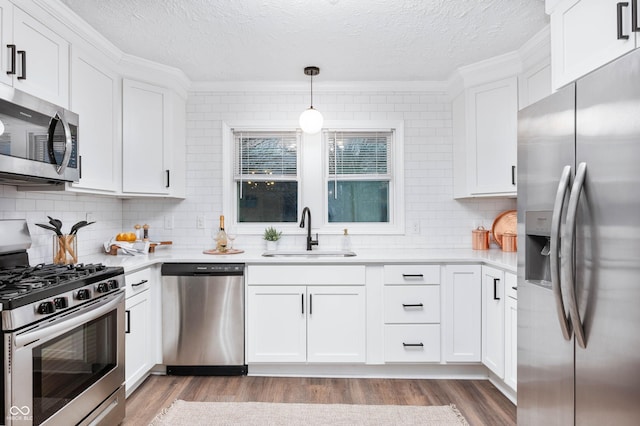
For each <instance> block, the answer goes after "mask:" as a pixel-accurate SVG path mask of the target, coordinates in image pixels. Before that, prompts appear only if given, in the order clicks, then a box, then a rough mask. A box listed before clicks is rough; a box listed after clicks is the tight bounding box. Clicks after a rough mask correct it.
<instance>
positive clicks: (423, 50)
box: [62, 0, 548, 81]
mask: <svg viewBox="0 0 640 426" xmlns="http://www.w3.org/2000/svg"><path fill="white" fill-rule="evenodd" d="M62 2H63V3H65V4H66V5H67V6H69V8H71V9H72V10H73V11H74V12H75V13H77V14H78V15H79V16H80V17H82V18H84V19H85V20H86V21H87V22H88V23H89V24H90V25H92V26H93V27H94V28H95V29H96V30H98V32H100V33H101V34H102V35H103V36H105V37H106V38H107V39H108V40H110V41H111V42H112V43H113V44H114V45H116V46H117V47H118V48H120V49H121V50H122V51H124V52H125V53H129V54H132V55H135V56H139V57H142V58H145V59H149V60H151V61H155V62H159V63H162V64H166V65H170V66H175V67H178V68H180V69H182V70H183V71H184V72H185V73H186V74H187V76H188V77H189V78H190V79H191V80H193V81H296V80H305V79H308V77H306V76H305V75H304V73H303V72H302V69H303V68H304V67H305V66H307V65H316V66H319V67H320V70H321V72H320V76H319V77H318V79H321V80H325V81H430V80H436V81H438V80H446V79H447V78H448V77H449V76H450V74H451V72H452V71H453V70H455V68H457V67H459V66H461V65H468V64H472V63H474V62H478V61H480V60H483V59H487V58H490V57H492V56H496V55H499V54H502V53H506V52H509V51H512V50H516V49H518V48H519V47H520V46H522V44H524V42H526V41H527V40H528V39H529V38H531V37H532V36H533V35H534V34H535V33H536V32H538V31H539V30H541V29H542V28H543V27H544V26H545V25H546V24H547V22H548V17H547V16H546V15H545V13H544V0H62Z"/></svg>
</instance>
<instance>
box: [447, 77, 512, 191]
mask: <svg viewBox="0 0 640 426" xmlns="http://www.w3.org/2000/svg"><path fill="white" fill-rule="evenodd" d="M517 122H518V82H517V77H515V76H513V77H509V78H505V79H501V80H498V81H494V82H491V83H487V84H481V85H477V86H473V87H470V88H468V89H465V90H464V91H463V92H462V93H461V94H460V95H459V96H457V97H456V98H455V99H454V101H453V139H454V178H453V181H454V196H455V198H465V197H479V196H515V195H516V191H517V186H516V179H515V178H516V169H515V167H516V164H517Z"/></svg>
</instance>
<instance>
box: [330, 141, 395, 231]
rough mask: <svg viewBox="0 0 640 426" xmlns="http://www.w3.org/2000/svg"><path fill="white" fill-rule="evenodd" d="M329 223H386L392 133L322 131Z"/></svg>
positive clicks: (387, 220)
mask: <svg viewBox="0 0 640 426" xmlns="http://www.w3.org/2000/svg"><path fill="white" fill-rule="evenodd" d="M325 139H326V147H327V160H328V161H327V210H328V221H329V223H354V222H356V223H357V222H377V223H389V222H390V220H391V217H390V197H391V183H392V176H393V173H392V171H393V170H392V164H393V162H392V158H391V153H392V142H393V133H392V132H342V131H327V132H325Z"/></svg>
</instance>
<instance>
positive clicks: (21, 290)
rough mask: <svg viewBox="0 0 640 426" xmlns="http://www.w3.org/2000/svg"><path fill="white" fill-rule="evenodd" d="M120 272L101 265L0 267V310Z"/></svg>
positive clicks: (121, 271)
mask: <svg viewBox="0 0 640 426" xmlns="http://www.w3.org/2000/svg"><path fill="white" fill-rule="evenodd" d="M120 274H124V269H123V268H121V267H107V266H105V265H102V264H82V263H81V264H77V265H55V264H39V265H35V266H13V267H9V268H0V303H1V304H2V309H3V310H7V309H14V308H17V307H19V306H23V305H26V304H29V303H33V302H37V301H39V300H42V299H45V298H48V297H51V296H55V295H57V294H60V293H64V292H67V291H70V290H73V289H76V288H79V287H83V286H86V285H88V284H92V283H95V282H98V281H102V280H105V279H108V278H111V277H114V276H117V275H120Z"/></svg>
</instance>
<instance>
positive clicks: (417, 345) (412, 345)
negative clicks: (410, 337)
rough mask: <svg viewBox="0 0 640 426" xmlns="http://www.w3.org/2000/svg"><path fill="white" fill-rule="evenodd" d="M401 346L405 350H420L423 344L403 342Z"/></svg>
mask: <svg viewBox="0 0 640 426" xmlns="http://www.w3.org/2000/svg"><path fill="white" fill-rule="evenodd" d="M402 346H404V347H405V348H407V347H409V348H412V347H420V348H422V347H424V344H423V343H422V342H420V343H405V342H402Z"/></svg>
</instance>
